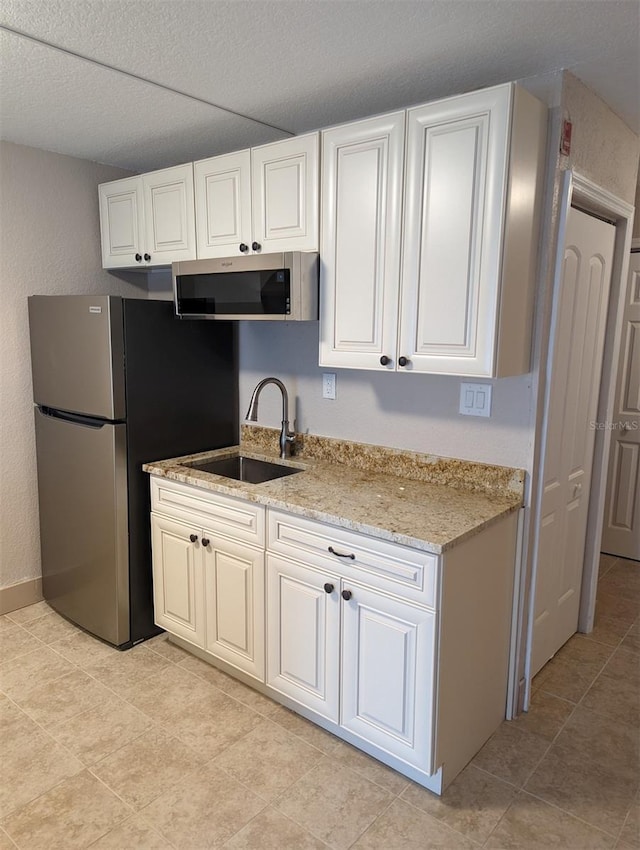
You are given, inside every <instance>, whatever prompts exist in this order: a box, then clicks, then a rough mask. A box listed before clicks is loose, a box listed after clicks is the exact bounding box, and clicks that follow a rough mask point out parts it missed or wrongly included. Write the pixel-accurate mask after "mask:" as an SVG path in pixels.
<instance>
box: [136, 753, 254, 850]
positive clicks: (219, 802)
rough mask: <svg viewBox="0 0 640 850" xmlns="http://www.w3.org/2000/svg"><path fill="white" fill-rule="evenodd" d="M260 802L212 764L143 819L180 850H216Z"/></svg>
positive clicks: (156, 804)
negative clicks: (214, 848) (213, 848)
mask: <svg viewBox="0 0 640 850" xmlns="http://www.w3.org/2000/svg"><path fill="white" fill-rule="evenodd" d="M265 805H266V804H265V802H264V800H261V799H260V798H259V797H256V795H255V794H252V793H251V791H249V790H248V789H247V788H245V787H244V786H243V785H241V784H240V783H239V782H236V780H235V779H233V777H231V776H229V774H228V773H225V771H224V770H221V769H220V768H218V767H216V766H215V764H209V765H207V766H206V767H205V768H204V769H203V770H199V771H197V772H196V773H194V774H192V775H191V776H190V777H189V778H188V779H186V780H184V781H183V782H181V783H179V784H178V785H174V786H173V787H171V789H170V790H169V791H166V792H165V793H164V794H163V795H162V796H161V797H159V798H158V799H157V800H154V801H153V802H152V803H151V804H150V805H149V806H147V807H146V808H145V809H144V811H143V814H144V817H145V818H146V820H148V822H149V823H150V824H152V825H153V827H154V828H155V829H157V830H158V831H159V832H160V833H161V834H162V835H163V836H164V837H165V838H167V839H168V840H169V841H170V842H171V843H172V844H173V845H175V846H176V847H178V848H180V850H208V848H211V847H219V846H220V845H221V844H223V843H224V842H225V841H227V840H228V839H229V838H231V837H232V836H233V835H235V833H236V832H238V831H239V830H240V829H242V827H244V826H245V824H247V823H248V822H249V821H250V820H251V818H253V817H254V816H255V815H257V814H258V812H260V811H261V810H262V809H263V808H264V807H265Z"/></svg>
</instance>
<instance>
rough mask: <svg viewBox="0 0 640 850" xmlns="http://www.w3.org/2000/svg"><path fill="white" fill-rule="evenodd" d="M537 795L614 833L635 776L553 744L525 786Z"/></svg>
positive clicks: (630, 797)
mask: <svg viewBox="0 0 640 850" xmlns="http://www.w3.org/2000/svg"><path fill="white" fill-rule="evenodd" d="M525 788H526V790H527V791H528V792H530V793H531V794H534V795H535V796H536V797H540V798H542V799H543V800H546V802H548V803H551V804H552V805H554V806H557V807H558V808H560V809H563V810H564V811H566V812H569V813H570V814H572V815H575V816H576V817H578V818H580V819H581V820H583V821H586V822H587V823H589V824H591V825H592V826H596V827H598V828H599V829H601V830H603V831H605V832H609V833H610V834H611V835H613V836H617V834H618V833H619V831H620V830H621V829H622V826H623V824H624V820H625V817H626V816H627V812H628V811H629V807H630V806H631V803H632V802H633V800H634V798H635V795H636V792H637V789H638V779H637V778H636V777H633V778H629V777H628V776H622V775H621V774H620V773H619V772H618V771H617V770H616V768H615V767H611V766H609V765H606V764H602V763H601V762H597V761H594V760H592V759H589V758H588V757H586V756H585V755H583V754H581V753H575V752H574V751H573V750H571V749H569V748H567V749H563V748H560V747H558V746H557V745H556V746H554V747H553V748H552V749H551V750H550V752H549V753H547V755H546V756H545V757H544V759H543V760H542V762H541V763H540V764H539V765H538V767H537V769H536V771H535V772H534V774H533V775H532V776H531V778H530V779H529V781H528V782H527V784H526V786H525Z"/></svg>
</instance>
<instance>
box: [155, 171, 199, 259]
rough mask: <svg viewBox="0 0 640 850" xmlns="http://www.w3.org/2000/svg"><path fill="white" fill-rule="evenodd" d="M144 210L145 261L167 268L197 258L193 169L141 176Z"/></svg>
mask: <svg viewBox="0 0 640 850" xmlns="http://www.w3.org/2000/svg"><path fill="white" fill-rule="evenodd" d="M142 186H143V192H144V209H145V244H144V260H145V263H146V264H147V265H151V266H158V265H165V266H166V265H169V264H170V263H173V262H176V261H178V260H195V258H196V218H195V208H194V198H193V165H192V163H190V162H189V163H187V164H186V165H177V166H176V167H175V168H164V169H162V170H161V171H152V172H150V173H149V174H143V175H142Z"/></svg>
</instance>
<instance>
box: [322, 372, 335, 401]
mask: <svg viewBox="0 0 640 850" xmlns="http://www.w3.org/2000/svg"><path fill="white" fill-rule="evenodd" d="M335 397H336V376H335V372H323V374H322V398H335Z"/></svg>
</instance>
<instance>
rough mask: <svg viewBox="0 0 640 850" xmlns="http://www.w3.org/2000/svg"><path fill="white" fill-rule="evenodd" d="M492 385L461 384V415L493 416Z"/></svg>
mask: <svg viewBox="0 0 640 850" xmlns="http://www.w3.org/2000/svg"><path fill="white" fill-rule="evenodd" d="M491 389H492V387H491V384H465V383H462V384H460V413H462V414H463V415H464V416H491Z"/></svg>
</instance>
